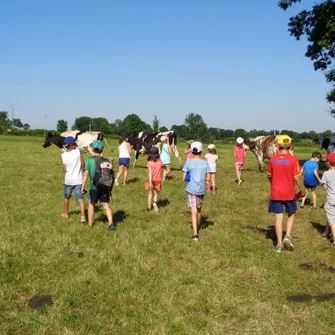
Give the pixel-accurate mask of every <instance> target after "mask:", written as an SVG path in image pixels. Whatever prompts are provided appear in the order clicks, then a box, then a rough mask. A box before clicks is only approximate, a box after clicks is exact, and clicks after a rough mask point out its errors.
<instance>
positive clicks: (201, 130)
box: [185, 113, 208, 141]
mask: <svg viewBox="0 0 335 335" xmlns="http://www.w3.org/2000/svg"><path fill="white" fill-rule="evenodd" d="M185 126H186V127H187V128H188V131H189V134H188V136H190V137H191V138H192V139H194V140H201V141H206V140H207V139H208V128H207V124H206V123H205V121H204V119H203V118H202V116H201V115H199V114H194V113H189V114H187V115H186V118H185Z"/></svg>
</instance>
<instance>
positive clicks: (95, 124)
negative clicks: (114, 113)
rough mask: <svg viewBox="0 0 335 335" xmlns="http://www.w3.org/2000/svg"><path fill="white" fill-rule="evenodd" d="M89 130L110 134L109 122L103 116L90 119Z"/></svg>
mask: <svg viewBox="0 0 335 335" xmlns="http://www.w3.org/2000/svg"><path fill="white" fill-rule="evenodd" d="M91 122H92V124H91V130H92V131H101V132H103V133H104V134H110V133H111V129H110V125H109V122H108V120H107V119H106V118H104V117H96V118H93V119H92V121H91Z"/></svg>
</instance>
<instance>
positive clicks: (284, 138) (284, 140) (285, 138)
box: [277, 135, 292, 145]
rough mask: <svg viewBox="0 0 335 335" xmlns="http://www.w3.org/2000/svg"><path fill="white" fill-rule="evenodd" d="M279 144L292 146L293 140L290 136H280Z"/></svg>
mask: <svg viewBox="0 0 335 335" xmlns="http://www.w3.org/2000/svg"><path fill="white" fill-rule="evenodd" d="M277 144H279V145H290V144H292V138H291V137H290V136H288V135H280V136H278V138H277Z"/></svg>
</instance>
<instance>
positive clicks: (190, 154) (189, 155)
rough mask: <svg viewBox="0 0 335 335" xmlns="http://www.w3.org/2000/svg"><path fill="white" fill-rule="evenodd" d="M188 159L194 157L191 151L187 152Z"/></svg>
mask: <svg viewBox="0 0 335 335" xmlns="http://www.w3.org/2000/svg"><path fill="white" fill-rule="evenodd" d="M187 159H193V154H192V152H191V151H190V152H189V153H188V154H187Z"/></svg>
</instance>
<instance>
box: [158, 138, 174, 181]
mask: <svg viewBox="0 0 335 335" xmlns="http://www.w3.org/2000/svg"><path fill="white" fill-rule="evenodd" d="M160 141H161V144H162V147H161V154H160V160H161V161H162V162H163V166H164V171H163V180H165V178H166V177H167V175H168V174H169V173H170V171H171V153H172V152H171V148H170V145H169V143H168V141H169V138H168V137H167V136H165V135H163V136H162V137H161V139H160Z"/></svg>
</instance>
